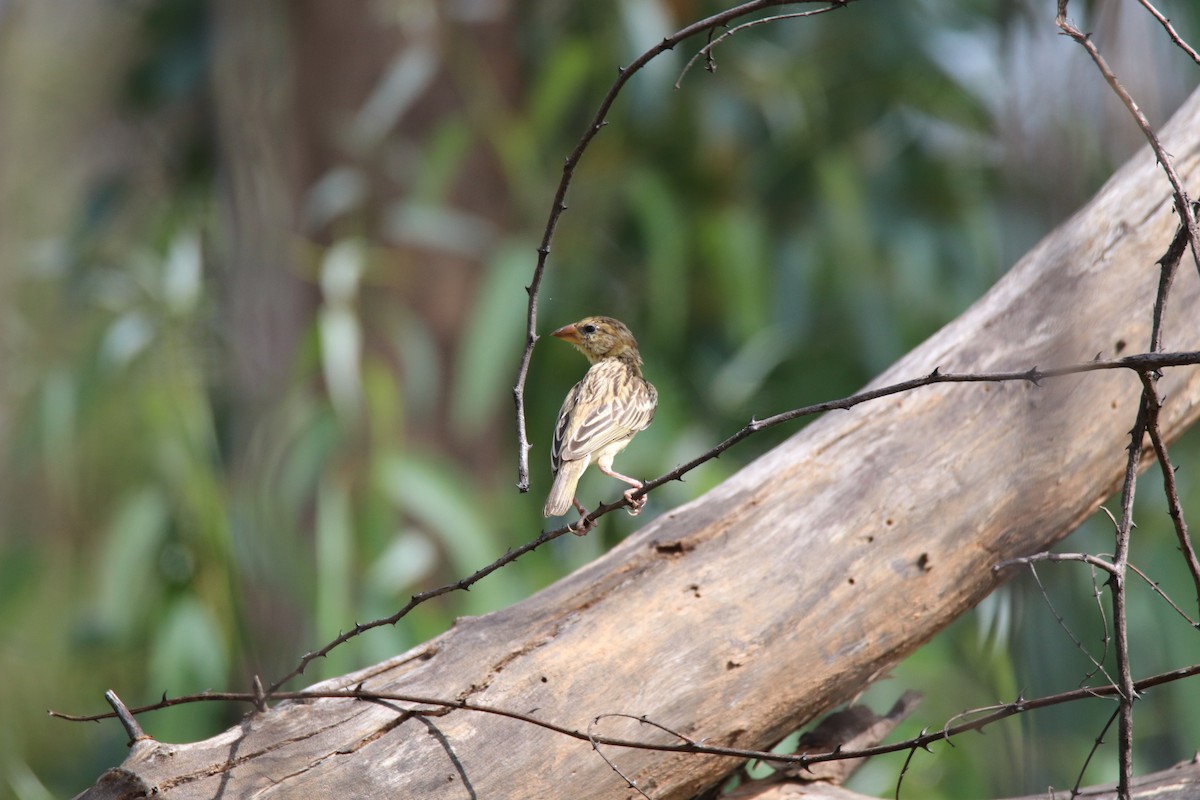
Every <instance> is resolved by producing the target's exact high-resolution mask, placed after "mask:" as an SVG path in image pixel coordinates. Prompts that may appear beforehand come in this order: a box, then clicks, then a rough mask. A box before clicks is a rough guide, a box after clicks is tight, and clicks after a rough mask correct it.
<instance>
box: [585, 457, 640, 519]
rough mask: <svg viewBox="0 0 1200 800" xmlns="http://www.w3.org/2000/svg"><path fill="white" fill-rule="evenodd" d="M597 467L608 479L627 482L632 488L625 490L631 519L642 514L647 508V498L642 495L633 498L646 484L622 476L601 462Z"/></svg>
mask: <svg viewBox="0 0 1200 800" xmlns="http://www.w3.org/2000/svg"><path fill="white" fill-rule="evenodd" d="M596 466H597V467H598V468H599V470H600V471H601V472H603V473H604V474H605V475H607V476H608V477H610V478H616V479H617V480H619V481H625V482H626V483H628V484H629V485H630V487H632V488H629V489H626V490H625V499H626V500H628V501H629V515H630V516H631V517H636V516H637V515H638V514H640V513H642V509H643V508H645V507H646V496H645V495H642V496H641V497H638V498H636V499H635V498H634V497H633V493H634V492H636V491H637V490H638V489H641V488H642V486H644V485H645V484H643V483H642V482H641V481H639V480H638V479H637V478H631V477H629V476H628V475H622V474H621V473H619V472H617V471H616V470H614V469H613V468H612V467H610V466H607V465H605V464H602V463H600V462H597V463H596Z"/></svg>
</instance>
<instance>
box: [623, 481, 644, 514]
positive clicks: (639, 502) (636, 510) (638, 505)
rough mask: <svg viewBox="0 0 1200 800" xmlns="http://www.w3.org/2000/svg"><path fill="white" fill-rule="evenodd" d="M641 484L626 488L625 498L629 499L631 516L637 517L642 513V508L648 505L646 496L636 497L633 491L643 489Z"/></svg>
mask: <svg viewBox="0 0 1200 800" xmlns="http://www.w3.org/2000/svg"><path fill="white" fill-rule="evenodd" d="M641 488H642V487H640V486H635V487H633V488H632V489H626V490H625V499H626V500H628V501H629V509H628V511H629V516H631V517H636V516H637V515H638V514H640V513H642V509H643V508H645V507H646V496H645V495H642V496H641V497H634V496H633V493H634V492H636V491H638V490H639V489H641Z"/></svg>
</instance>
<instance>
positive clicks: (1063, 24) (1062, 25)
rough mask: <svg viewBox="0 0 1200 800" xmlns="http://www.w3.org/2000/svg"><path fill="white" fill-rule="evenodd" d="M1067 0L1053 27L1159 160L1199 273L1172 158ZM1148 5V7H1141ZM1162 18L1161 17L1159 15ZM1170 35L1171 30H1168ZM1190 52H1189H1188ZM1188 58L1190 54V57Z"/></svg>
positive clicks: (1198, 250) (1191, 220)
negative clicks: (1084, 59)
mask: <svg viewBox="0 0 1200 800" xmlns="http://www.w3.org/2000/svg"><path fill="white" fill-rule="evenodd" d="M1069 3H1070V0H1058V17H1057V18H1056V19H1055V24H1056V25H1058V27H1059V29H1060V30H1061V31H1062V32H1063V33H1065V34H1066V35H1067V36H1069V37H1071V38H1072V39H1074V40H1075V41H1076V42H1078V43H1079V44H1080V45H1081V46H1082V47H1083V49H1084V50H1086V51H1087V54H1088V55H1089V56H1091V58H1092V61H1093V62H1094V63H1095V64H1096V68H1097V69H1099V70H1100V74H1101V75H1103V76H1104V80H1105V81H1106V82H1107V83H1108V85H1109V88H1111V89H1112V90H1113V92H1114V93H1115V94H1116V95H1117V97H1119V98H1120V99H1121V102H1122V103H1124V104H1125V107H1126V108H1127V109H1129V113H1130V114H1132V115H1133V118H1134V120H1135V121H1136V122H1137V125H1138V127H1139V128H1141V130H1142V134H1143V135H1144V136H1145V137H1146V141H1148V142H1149V143H1150V148H1151V149H1152V150H1153V151H1154V157H1155V158H1157V159H1158V164H1159V166H1161V167H1162V170H1163V172H1164V173H1166V176H1167V180H1168V181H1170V182H1171V190H1172V192H1173V193H1174V199H1175V211H1176V212H1177V213H1178V214H1179V221H1180V223H1181V224H1182V225H1183V226H1184V227H1185V228H1186V229H1187V241H1188V246H1189V247H1190V248H1191V251H1192V259H1193V260H1194V261H1195V264H1196V269H1197V270H1200V229H1197V226H1196V215H1195V213H1194V210H1193V208H1192V203H1191V201H1190V200H1189V199H1188V194H1187V191H1186V190H1184V188H1183V182H1182V181H1181V180H1180V179H1179V174H1178V173H1177V172H1176V171H1175V166H1174V163H1173V161H1172V160H1171V156H1170V155H1169V154H1168V153H1167V151H1166V150H1164V149H1163V146H1162V142H1160V141H1159V140H1158V134H1157V133H1155V132H1154V128H1153V127H1152V126H1151V125H1150V120H1148V119H1146V115H1145V114H1143V113H1142V109H1141V108H1139V107H1138V104H1137V102H1136V101H1135V100H1134V99H1133V96H1132V95H1131V94H1129V91H1128V90H1127V89H1126V88H1125V87H1124V86H1123V85H1122V84H1121V82H1120V81H1119V80H1117V76H1116V74H1115V73H1114V72H1113V71H1112V69H1111V68H1110V67H1109V66H1108V62H1107V61H1105V60H1104V57H1103V56H1102V55H1100V50H1099V49H1098V48H1097V47H1096V44H1095V42H1093V41H1092V39H1091V37H1090V36H1089V35H1088V34H1086V33H1084V32H1083V31H1081V30H1079V28H1077V27H1075V25H1074V24H1072V23H1071V21H1070V20H1068V19H1067V5H1068V4H1069ZM1143 5H1147V3H1143ZM1158 16H1160V17H1161V15H1158ZM1168 29H1169V30H1170V31H1171V32H1172V33H1173V29H1170V28H1168ZM1187 49H1188V50H1189V51H1190V48H1187ZM1189 55H1190V53H1189Z"/></svg>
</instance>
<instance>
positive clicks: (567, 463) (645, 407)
mask: <svg viewBox="0 0 1200 800" xmlns="http://www.w3.org/2000/svg"><path fill="white" fill-rule="evenodd" d="M551 335H552V336H554V337H555V338H557V339H562V340H563V341H565V342H568V343H570V344H573V345H575V347H576V349H578V350H579V352H581V353H583V354H584V356H586V357H587V360H588V361H589V362H591V367H590V368H589V369H588V371H587V373H586V374H585V375H584V376H583V380H581V381H579V383H577V384H575V386H574V387H572V389H571V391H569V392H567V397H566V399H565V400H563V404H562V408H561V409H560V410H559V412H558V420H557V421H556V422H555V423H554V443H553V445H552V446H551V448H550V468H551V471H552V472H553V474H554V485H553V486H552V487H551V489H550V494H549V496H548V497H547V498H546V505H545V508H544V509H543V510H542V513H543V515H544V516H546V517H557V516H559V515H561V514H565V513H566V512H567V509H569V508H570V507H571V506H572V505H573V506H575V509H576V510H577V511H578V512H579V515H580V520H579V522H578V523H577V524H576V525H574V526H572V527H571V532H572V533H574V534H576V535H577V536H583V535H584V534H586V533H587V532H588V531H589V530H590V529H591V528H592V527H593V526H594V525H595V522H594V521H593V522H591V523H588V522H586V520H587V509H586V508H584V507H583V505H582V504H581V503H580V502H579V500H577V499H576V497H575V487H576V486H577V485H578V483H579V479H580V478H581V477H582V476H583V473H584V471H585V470H586V469H587V468H588V466H589V465H591V464H593V463H594V464H595V465H596V466H597V467H598V468H599V469H600V471H601V472H603V473H604V474H605V475H608V476H609V477H612V478H616V479H617V480H620V481H624V482H625V483H627V484H629V486H630V488H629V489H627V490H625V493H624V496H625V499H626V500H628V501H629V513H630V514H633V515H637V514H639V513H641V510H642V507H643V506H645V505H646V498H645V496H642V497H639V498H637V499H634V497H633V493H634V492H636V491H637V490H638V489H641V488H642V486H643V484H642V482H641V481H639V480H637V479H636V478H631V477H629V476H628V475H622V474H621V473H619V472H617V471H615V470H614V469H613V468H612V462H613V458H614V457H615V456H616V455H617V453H620V452H621V451H622V450H624V449H625V447H626V445H628V444H629V442H630V440H632V439H633V437H634V435H635V434H636V433H638V432H639V431H642V430H645V428H646V426H648V425H649V424H650V421H651V420H652V419H654V410H655V408H656V407H657V405H658V390H657V389H655V388H654V386H653V385H651V384H650V382H649V381H647V380H646V379H645V378H644V377H643V376H642V356H641V354H640V353H638V346H637V341H636V340H635V339H634V338H633V334H632V333H630V331H629V328H627V327H626V326H625V323H623V322H621V321H620V320H616V319H613V318H612V317H585V318H584V319H581V320H579V321H578V322H575V323H572V324H570V325H564V326H563V327H561V328H559V329H558V330H556V331H554V332H553V333H552V334H551Z"/></svg>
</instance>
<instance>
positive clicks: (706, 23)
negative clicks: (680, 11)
mask: <svg viewBox="0 0 1200 800" xmlns="http://www.w3.org/2000/svg"><path fill="white" fill-rule="evenodd" d="M823 1H824V0H752V2H748V3H742V4H741V5H739V6H735V7H734V8H729V9H726V10H725V11H722V12H720V13H718V14H713V15H712V16H710V17H706V18H705V19H702V20H700V21H698V22H693V23H692V24H691V25H688V26H687V27H684V28H681V29H679V30H678V31H676V32H675V33H673V34H671V35H670V36H666V37H664V38H663V40H662V41H661V42H659V43H658V44H656V45H654V46H653V47H651V48H650V49H649V50H647V51H646V52H644V53H642V54H641V55H640V56H638V57H637V58H635V59H634V60H633V61H632V62H630V64H629V65H628V66H626V67H620V68H618V70H617V79H616V80H615V81H613V83H612V85H611V86H610V87H609V89H608V93H607V94H605V95H604V99H602V100H601V101H600V105H599V107H598V108H597V109H596V113H595V114H594V115H593V116H592V119H591V122H589V123H588V126H587V127H586V128H585V129H584V131H583V135H582V136H580V138H579V141H578V142H577V143H576V145H575V149H574V150H572V151H571V154H570V155H568V156H567V158H566V160H565V161H564V162H563V168H562V177H561V178H559V181H558V188H557V189H555V191H554V200H553V201H552V202H551V204H550V215H549V217H548V218H547V220H546V229H545V231H544V232H543V233H542V241H541V244H539V245H538V249H537V265H536V266H535V267H534V270H533V278H532V279H531V280H530V282H529V285H528V286H526V287H525V293H526V294H527V295H528V296H529V305H528V309H527V312H526V328H525V349H524V351H523V352H522V353H521V360H520V363H519V365H518V367H517V379H516V383H515V384H514V385H513V401H514V402H515V403H516V407H517V409H516V414H517V489H518V490H519V491H521V492H527V491H529V451H530V449H531V448H532V447H533V446H532V445H531V444H530V443H529V435H528V432H527V427H526V424H525V381H526V378H527V377H528V376H529V362H530V359H531V358H532V357H533V346H534V344H536V343H537V340H538V335H537V303H538V291H539V290H540V289H541V285H542V277H543V276H544V275H545V272H546V260H547V258H548V257H549V255H550V242H551V240H552V239H553V238H554V231H555V229H556V228H557V227H558V220H559V218H560V217H562V213H563V212H564V211H566V210H567V203H566V200H567V189H568V187H570V185H571V179H572V178H573V177H574V175H575V168H576V167H577V166H579V161H580V159H581V158H582V157H583V153H584V151H585V150H587V148H588V145H590V144H591V142H592V139H594V138H595V136H596V134H598V133H599V132H600V130H601V129H602V128H603V127H604V126H605V125H606V124H607V119H608V112H609V110H610V109H611V108H612V105H613V103H614V102H616V99H617V95H619V94H620V93H621V90H622V89H623V88H624V87H625V84H626V83H627V82H628V81H629V79H630V78H632V77H633V76H634V75H635V74H637V72H639V71H640V70H641V69H642V68H643V67H645V66H646V65H647V64H649V63H650V62H651V61H653V60H654V59H655V58H657V57H658V56H660V55H662V54H663V53H665V52H666V51H668V50H672V49H674V48H675V46H676V45H677V44H679V43H680V42H682V41H684V40H686V39H689V38H691V37H693V36H695V35H696V34H699V33H704V32H705V31H709V30H712V29H714V28H720V27H724V26H725V25H727V24H729V23H730V22H732V21H733V20H735V19H739V18H741V17H744V16H746V15H747V14H753V13H754V12H756V11H761V10H762V9H766V8H772V7H774V6H784V5H799V4H802V3H814V2H823ZM840 1H841V3H842V4H846V3H849V2H851V0H840Z"/></svg>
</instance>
